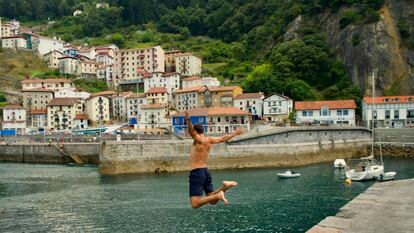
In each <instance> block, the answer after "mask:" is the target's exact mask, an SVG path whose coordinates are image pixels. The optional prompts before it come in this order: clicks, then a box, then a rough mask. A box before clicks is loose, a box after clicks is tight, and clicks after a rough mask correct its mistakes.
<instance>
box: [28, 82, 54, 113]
mask: <svg viewBox="0 0 414 233" xmlns="http://www.w3.org/2000/svg"><path fill="white" fill-rule="evenodd" d="M22 95H23V108H24V109H26V111H27V112H28V113H31V112H32V111H33V110H42V111H43V112H44V111H46V107H47V105H48V104H49V102H50V101H51V100H52V99H53V91H52V90H48V89H46V88H35V89H29V90H22Z"/></svg>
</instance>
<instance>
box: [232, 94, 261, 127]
mask: <svg viewBox="0 0 414 233" xmlns="http://www.w3.org/2000/svg"><path fill="white" fill-rule="evenodd" d="M263 99H264V95H263V93H262V92H256V93H243V94H239V95H237V96H236V97H234V101H233V102H234V103H233V104H234V107H236V108H239V109H240V110H243V111H246V112H249V113H250V114H252V118H253V119H254V120H258V119H261V118H262V116H263Z"/></svg>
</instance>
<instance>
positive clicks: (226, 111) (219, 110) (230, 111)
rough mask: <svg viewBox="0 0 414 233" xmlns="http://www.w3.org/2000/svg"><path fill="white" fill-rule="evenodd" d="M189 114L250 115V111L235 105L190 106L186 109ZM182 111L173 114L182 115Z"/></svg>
mask: <svg viewBox="0 0 414 233" xmlns="http://www.w3.org/2000/svg"><path fill="white" fill-rule="evenodd" d="M188 113H189V114H190V116H221V115H231V116H234V115H242V116H244V115H250V113H248V112H246V111H243V110H240V109H239V108H236V107H210V108H192V109H189V110H188ZM184 115H185V113H184V112H179V113H177V114H176V115H175V116H184Z"/></svg>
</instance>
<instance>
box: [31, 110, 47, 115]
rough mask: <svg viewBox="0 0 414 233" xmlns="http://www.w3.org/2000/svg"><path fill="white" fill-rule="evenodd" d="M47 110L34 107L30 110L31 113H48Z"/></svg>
mask: <svg viewBox="0 0 414 233" xmlns="http://www.w3.org/2000/svg"><path fill="white" fill-rule="evenodd" d="M46 114H47V110H46V109H32V110H31V111H30V115H46Z"/></svg>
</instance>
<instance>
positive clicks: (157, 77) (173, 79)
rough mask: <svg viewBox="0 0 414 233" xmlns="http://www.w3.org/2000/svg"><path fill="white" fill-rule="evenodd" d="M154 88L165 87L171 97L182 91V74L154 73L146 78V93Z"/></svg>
mask: <svg viewBox="0 0 414 233" xmlns="http://www.w3.org/2000/svg"><path fill="white" fill-rule="evenodd" d="M153 87H163V88H165V89H167V92H168V93H169V95H170V96H171V94H172V93H173V92H175V91H176V90H178V89H180V74H178V73H165V74H164V73H162V72H154V73H152V74H151V76H147V77H144V91H145V92H147V91H148V90H149V89H150V88H153Z"/></svg>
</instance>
